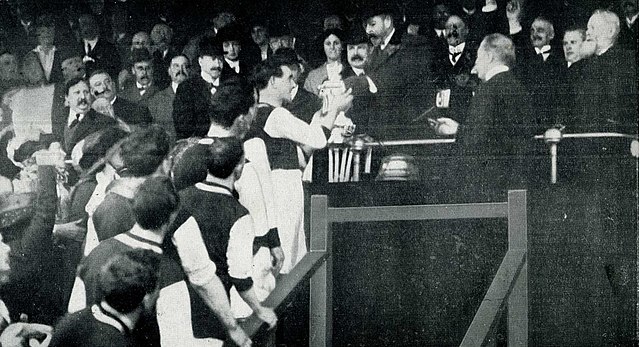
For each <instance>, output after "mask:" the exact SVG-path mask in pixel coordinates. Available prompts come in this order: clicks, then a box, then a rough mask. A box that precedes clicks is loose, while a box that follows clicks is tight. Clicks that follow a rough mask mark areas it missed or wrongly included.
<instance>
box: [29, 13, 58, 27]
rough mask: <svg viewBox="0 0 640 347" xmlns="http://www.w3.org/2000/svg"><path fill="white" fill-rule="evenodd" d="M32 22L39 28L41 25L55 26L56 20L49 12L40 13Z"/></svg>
mask: <svg viewBox="0 0 640 347" xmlns="http://www.w3.org/2000/svg"><path fill="white" fill-rule="evenodd" d="M34 24H35V27H36V28H41V27H45V28H55V26H56V21H55V18H54V17H53V16H52V15H51V14H48V13H47V14H43V15H40V16H39V17H38V18H36V20H35V23H34Z"/></svg>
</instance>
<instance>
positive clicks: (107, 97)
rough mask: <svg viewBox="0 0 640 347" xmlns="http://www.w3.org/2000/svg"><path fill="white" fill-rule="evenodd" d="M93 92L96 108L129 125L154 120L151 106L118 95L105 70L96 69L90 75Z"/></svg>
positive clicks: (142, 123) (143, 123) (147, 122)
mask: <svg viewBox="0 0 640 347" xmlns="http://www.w3.org/2000/svg"><path fill="white" fill-rule="evenodd" d="M89 84H90V85H91V93H92V94H93V96H95V97H96V100H95V101H94V109H95V108H97V109H100V111H102V112H103V113H105V114H108V115H110V116H111V117H112V118H114V119H116V120H118V121H120V122H123V123H125V124H126V125H127V126H129V127H131V126H138V125H146V124H150V123H151V122H152V118H151V114H150V113H149V108H147V107H146V106H143V105H138V104H136V103H134V102H132V101H129V100H126V99H124V98H121V97H118V96H117V95H116V93H115V86H114V83H113V80H112V79H111V76H109V74H108V73H107V72H105V71H101V70H97V71H94V72H93V73H92V74H91V76H90V77H89Z"/></svg>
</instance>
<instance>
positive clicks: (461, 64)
mask: <svg viewBox="0 0 640 347" xmlns="http://www.w3.org/2000/svg"><path fill="white" fill-rule="evenodd" d="M445 36H446V38H447V51H446V52H445V54H438V55H437V56H438V59H437V60H436V61H435V63H434V71H438V74H439V76H438V82H437V86H438V89H439V91H438V94H437V95H436V106H437V107H438V108H439V111H440V112H439V113H440V114H442V115H443V116H445V117H449V118H453V119H455V120H456V121H458V122H460V123H464V119H465V117H466V115H467V109H468V108H469V104H470V103H471V98H472V96H473V91H474V90H475V88H476V86H477V85H478V78H477V76H475V75H472V74H471V69H472V68H473V65H474V63H475V60H476V48H475V47H474V46H473V45H472V43H471V42H469V40H468V37H469V28H468V27H467V25H466V23H465V22H464V21H463V20H462V18H460V17H458V16H455V15H454V16H450V17H449V19H447V22H446V23H445Z"/></svg>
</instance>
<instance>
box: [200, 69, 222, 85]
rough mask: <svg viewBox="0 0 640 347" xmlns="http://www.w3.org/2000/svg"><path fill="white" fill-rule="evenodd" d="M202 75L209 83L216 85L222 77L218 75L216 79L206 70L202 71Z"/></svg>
mask: <svg viewBox="0 0 640 347" xmlns="http://www.w3.org/2000/svg"><path fill="white" fill-rule="evenodd" d="M200 77H202V79H203V80H205V81H206V82H207V83H213V85H214V86H218V85H220V77H218V78H217V79H216V80H215V81H214V80H213V78H211V75H209V74H208V73H206V72H204V71H201V72H200Z"/></svg>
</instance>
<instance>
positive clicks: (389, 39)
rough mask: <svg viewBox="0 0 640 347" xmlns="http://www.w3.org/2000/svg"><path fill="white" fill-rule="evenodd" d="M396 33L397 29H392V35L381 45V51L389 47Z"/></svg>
mask: <svg viewBox="0 0 640 347" xmlns="http://www.w3.org/2000/svg"><path fill="white" fill-rule="evenodd" d="M395 32H396V28H393V29H391V33H389V36H387V37H386V38H385V39H384V41H383V42H382V44H380V49H381V50H384V49H385V48H386V47H387V45H388V44H389V41H391V38H392V37H393V34H394V33H395Z"/></svg>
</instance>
